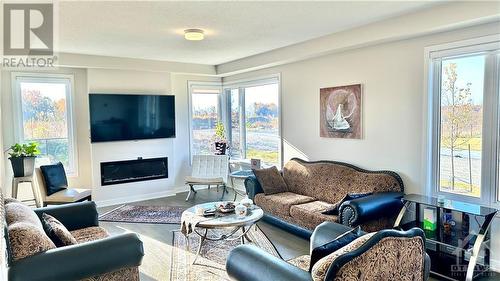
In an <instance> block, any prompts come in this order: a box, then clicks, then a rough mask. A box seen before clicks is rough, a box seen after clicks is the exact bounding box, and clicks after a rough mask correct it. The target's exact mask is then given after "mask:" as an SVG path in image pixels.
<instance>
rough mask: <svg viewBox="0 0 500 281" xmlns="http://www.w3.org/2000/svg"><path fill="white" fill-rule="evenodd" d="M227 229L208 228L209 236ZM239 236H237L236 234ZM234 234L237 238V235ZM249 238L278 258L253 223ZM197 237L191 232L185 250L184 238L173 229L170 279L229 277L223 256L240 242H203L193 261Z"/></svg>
mask: <svg viewBox="0 0 500 281" xmlns="http://www.w3.org/2000/svg"><path fill="white" fill-rule="evenodd" d="M227 232H228V231H227V230H226V231H223V230H210V231H209V237H215V236H220V235H221V234H223V233H227ZM238 236H239V235H238ZM238 236H236V237H238ZM248 236H249V238H250V240H252V241H253V242H251V243H249V244H254V245H255V246H257V247H259V248H261V249H263V250H264V251H266V252H268V253H270V254H271V255H274V256H276V257H278V258H281V257H280V255H279V253H278V251H276V248H275V247H274V245H273V244H272V243H271V241H269V239H268V238H267V236H266V235H265V234H264V233H263V232H262V231H261V230H260V228H259V227H258V226H256V225H255V226H253V227H252V229H250V231H249V232H248ZM198 243H199V236H198V235H197V234H194V233H192V234H190V236H189V244H190V245H189V246H190V247H189V250H187V245H186V238H185V236H184V235H183V234H182V233H181V232H179V231H175V232H174V235H173V244H172V245H173V249H172V258H171V259H170V260H171V274H170V280H179V281H195V280H206V281H216V280H217V281H219V280H229V279H228V277H227V274H226V271H225V264H226V257H227V255H228V254H229V251H231V250H232V249H233V248H234V247H236V246H238V245H240V242H239V240H235V241H206V242H204V245H203V247H202V250H201V254H200V257H198V259H197V260H196V264H194V265H192V262H193V260H194V258H195V256H196V250H197V249H198Z"/></svg>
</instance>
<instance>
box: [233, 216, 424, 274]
mask: <svg viewBox="0 0 500 281" xmlns="http://www.w3.org/2000/svg"><path fill="white" fill-rule="evenodd" d="M349 229H350V228H349V227H347V226H344V225H340V224H336V223H331V222H325V223H322V224H321V225H319V226H318V227H317V228H316V229H315V231H314V233H313V235H312V237H311V252H312V249H314V248H315V247H318V246H321V245H323V244H325V243H327V242H329V241H332V239H335V238H336V237H338V235H340V234H342V233H344V232H345V231H348V230H349ZM424 247H425V235H424V233H423V231H422V230H421V229H419V228H413V229H411V230H408V231H398V230H392V229H386V230H381V231H378V232H372V233H368V234H365V235H363V236H361V237H359V238H358V239H356V240H354V241H353V242H351V243H350V244H348V245H347V246H345V247H343V248H340V249H339V250H337V251H335V252H333V253H331V254H330V255H328V256H326V257H324V258H322V259H320V260H319V261H318V262H316V263H315V264H314V266H313V268H312V270H311V272H309V271H308V269H309V263H308V262H305V263H300V265H299V266H300V267H297V266H294V265H292V264H291V263H287V262H285V261H283V260H281V259H279V258H276V257H274V256H272V255H270V254H268V253H267V252H265V251H263V250H261V249H259V248H257V247H255V246H251V245H242V246H238V247H236V248H235V249H234V250H233V251H231V253H230V254H229V257H228V259H227V263H226V270H227V273H228V275H229V276H230V277H231V279H232V280H238V281H266V280H269V281H271V280H273V281H275V280H297V281H311V280H313V281H326V280H328V281H329V280H335V281H341V280H351V281H355V280H394V281H396V280H398V281H399V280H412V281H416V280H427V279H428V278H429V271H430V258H429V256H428V255H427V254H426V253H425V248H424Z"/></svg>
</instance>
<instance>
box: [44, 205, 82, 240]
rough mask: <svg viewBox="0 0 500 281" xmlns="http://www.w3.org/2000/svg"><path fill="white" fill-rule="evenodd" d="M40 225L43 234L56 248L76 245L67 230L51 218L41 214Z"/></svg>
mask: <svg viewBox="0 0 500 281" xmlns="http://www.w3.org/2000/svg"><path fill="white" fill-rule="evenodd" d="M42 224H43V228H44V229H45V232H46V233H47V235H48V236H49V238H50V239H51V240H52V242H54V244H55V245H56V246H57V247H63V246H69V245H76V244H77V243H78V242H77V241H76V239H75V237H73V235H71V233H70V232H69V231H68V229H66V227H65V226H64V225H63V224H62V223H61V222H60V221H58V220H57V219H56V218H54V217H53V216H51V215H47V214H46V213H43V214H42Z"/></svg>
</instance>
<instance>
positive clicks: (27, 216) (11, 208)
mask: <svg viewBox="0 0 500 281" xmlns="http://www.w3.org/2000/svg"><path fill="white" fill-rule="evenodd" d="M5 218H6V221H7V225H11V224H14V223H16V222H25V223H30V224H32V225H33V226H36V227H38V228H39V229H40V230H41V231H43V226H42V222H41V221H40V219H39V218H38V216H37V215H36V214H35V212H34V211H33V210H32V209H31V208H30V207H28V206H26V205H24V204H23V203H17V202H11V203H8V204H6V205H5Z"/></svg>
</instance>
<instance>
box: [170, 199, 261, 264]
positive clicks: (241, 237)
mask: <svg viewBox="0 0 500 281" xmlns="http://www.w3.org/2000/svg"><path fill="white" fill-rule="evenodd" d="M228 203H232V202H208V203H203V204H198V205H196V206H193V207H191V208H189V209H187V210H185V211H184V212H183V213H182V218H181V229H180V230H181V232H182V234H184V236H185V237H186V239H187V240H188V241H189V238H190V234H192V233H194V234H196V235H198V236H199V238H200V243H199V246H198V250H197V252H196V257H195V258H194V259H193V262H192V263H193V264H195V262H196V259H197V258H198V257H199V256H200V253H201V251H202V248H203V245H204V243H205V242H206V241H228V242H230V241H233V240H237V241H239V242H240V243H241V244H245V243H246V242H252V240H251V238H249V237H248V232H249V231H250V230H251V229H252V228H253V227H254V225H255V224H256V223H257V222H258V221H259V220H260V219H261V218H262V217H263V216H264V211H263V210H262V209H260V208H258V207H257V208H254V209H252V211H251V212H249V213H248V214H247V215H246V216H244V217H238V216H237V215H235V214H232V213H228V214H224V213H220V210H218V211H219V213H220V214H216V216H215V217H204V216H198V215H196V207H197V206H200V205H201V206H203V207H204V208H207V207H212V206H217V207H218V206H224V207H226V208H230V207H231V204H228ZM232 205H233V206H234V204H232ZM221 229H225V230H227V231H225V233H223V234H221V235H216V236H214V235H213V232H214V231H215V230H221ZM218 233H220V232H219V231H218Z"/></svg>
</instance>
